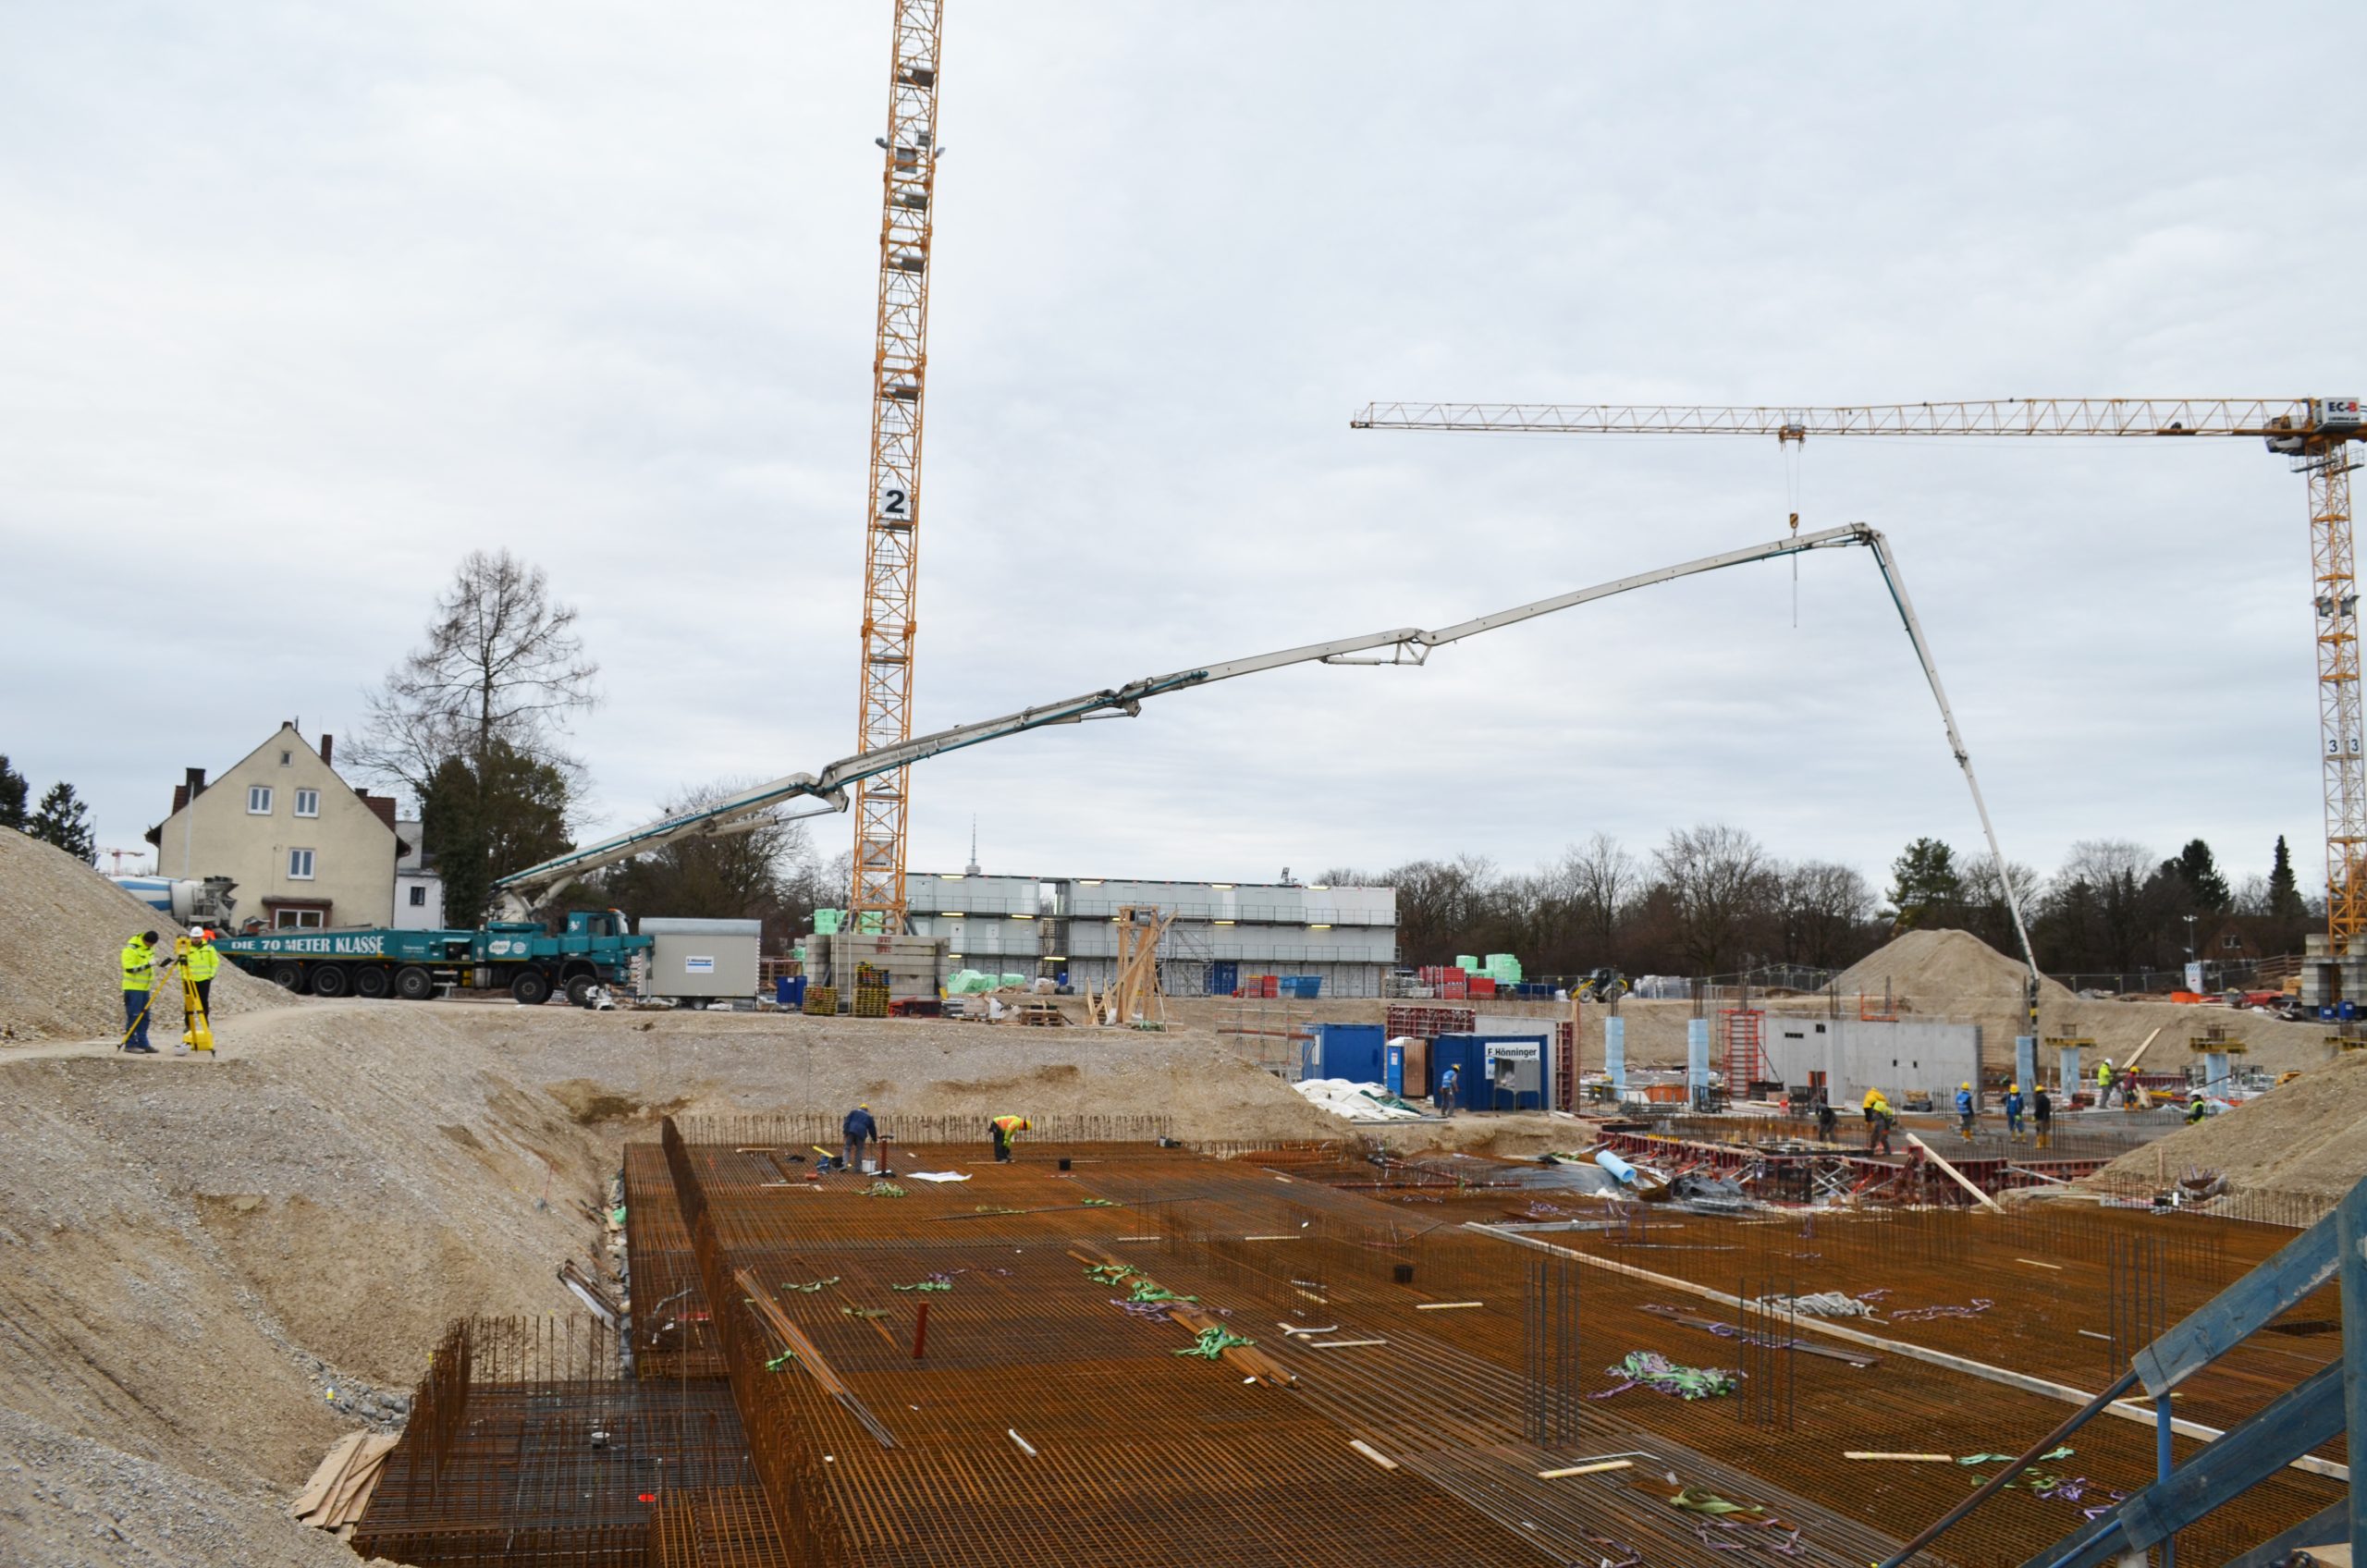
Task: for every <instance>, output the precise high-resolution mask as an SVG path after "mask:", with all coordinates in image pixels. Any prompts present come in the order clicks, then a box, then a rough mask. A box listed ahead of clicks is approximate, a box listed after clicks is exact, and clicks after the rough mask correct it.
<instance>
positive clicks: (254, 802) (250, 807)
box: [247, 784, 271, 816]
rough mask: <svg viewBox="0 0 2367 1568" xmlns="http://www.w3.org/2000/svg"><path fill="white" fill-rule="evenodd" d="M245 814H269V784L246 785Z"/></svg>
mask: <svg viewBox="0 0 2367 1568" xmlns="http://www.w3.org/2000/svg"><path fill="white" fill-rule="evenodd" d="M247 815H249V816H269V815H271V786H270V785H268V784H250V785H248V786H247Z"/></svg>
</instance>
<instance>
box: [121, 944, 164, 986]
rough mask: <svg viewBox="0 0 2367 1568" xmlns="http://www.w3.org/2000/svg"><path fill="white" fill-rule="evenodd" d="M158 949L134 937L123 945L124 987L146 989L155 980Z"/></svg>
mask: <svg viewBox="0 0 2367 1568" xmlns="http://www.w3.org/2000/svg"><path fill="white" fill-rule="evenodd" d="M155 978H156V949H153V948H152V947H150V946H149V945H148V944H147V943H145V942H143V941H141V939H140V938H139V937H133V938H131V940H129V942H126V943H124V945H123V988H124V989H125V990H127V991H144V990H146V989H148V987H149V986H151V985H153V983H154V982H155Z"/></svg>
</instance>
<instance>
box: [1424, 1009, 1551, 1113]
mask: <svg viewBox="0 0 2367 1568" xmlns="http://www.w3.org/2000/svg"><path fill="white" fill-rule="evenodd" d="M1497 1060H1510V1061H1515V1062H1516V1063H1527V1062H1533V1063H1534V1064H1535V1070H1534V1072H1530V1071H1528V1070H1527V1068H1526V1067H1521V1068H1519V1069H1518V1070H1517V1072H1516V1075H1517V1076H1518V1077H1520V1078H1522V1079H1523V1080H1524V1081H1526V1082H1527V1086H1524V1087H1521V1088H1518V1089H1510V1088H1500V1087H1498V1086H1497V1083H1496V1073H1495V1071H1494V1067H1495V1063H1496V1061H1497ZM1450 1067H1452V1068H1453V1069H1454V1070H1455V1085H1454V1097H1455V1106H1456V1109H1460V1110H1542V1109H1545V1096H1546V1095H1547V1094H1548V1093H1550V1092H1551V1086H1552V1083H1553V1046H1552V1039H1551V1034H1550V1033H1549V1032H1548V1031H1546V1030H1543V1029H1540V1030H1539V1032H1538V1033H1536V1034H1534V1035H1440V1036H1439V1037H1438V1038H1437V1039H1435V1040H1432V1041H1431V1042H1430V1049H1429V1071H1430V1083H1431V1084H1433V1085H1435V1084H1437V1083H1438V1082H1439V1080H1440V1079H1441V1078H1443V1077H1445V1076H1446V1070H1447V1069H1448V1068H1450Z"/></svg>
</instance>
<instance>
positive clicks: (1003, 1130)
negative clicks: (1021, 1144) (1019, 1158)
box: [992, 1116, 1035, 1165]
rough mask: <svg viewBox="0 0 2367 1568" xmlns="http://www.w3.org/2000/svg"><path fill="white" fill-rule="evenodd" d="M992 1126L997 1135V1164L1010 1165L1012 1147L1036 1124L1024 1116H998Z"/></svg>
mask: <svg viewBox="0 0 2367 1568" xmlns="http://www.w3.org/2000/svg"><path fill="white" fill-rule="evenodd" d="M992 1126H993V1128H994V1134H995V1163H997V1164H998V1165H1009V1164H1010V1163H1011V1145H1012V1144H1014V1143H1016V1142H1018V1141H1019V1134H1021V1133H1025V1132H1029V1131H1031V1130H1032V1129H1033V1128H1034V1126H1035V1123H1033V1122H1031V1121H1028V1120H1027V1118H1025V1117H1024V1116H998V1117H996V1118H995V1119H994V1121H993V1123H992Z"/></svg>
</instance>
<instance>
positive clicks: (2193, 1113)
mask: <svg viewBox="0 0 2367 1568" xmlns="http://www.w3.org/2000/svg"><path fill="white" fill-rule="evenodd" d="M2210 1114H2211V1108H2210V1107H2209V1106H2207V1105H2205V1104H2203V1103H2202V1091H2201V1090H2200V1089H2197V1090H2196V1091H2195V1092H2194V1093H2193V1095H2191V1096H2189V1098H2188V1100H2187V1102H2186V1124H2187V1125H2188V1126H2189V1127H2191V1126H2193V1125H2194V1124H2195V1123H2196V1122H2198V1121H2201V1120H2202V1119H2203V1118H2204V1117H2206V1116H2208V1115H2210Z"/></svg>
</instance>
